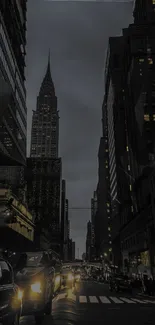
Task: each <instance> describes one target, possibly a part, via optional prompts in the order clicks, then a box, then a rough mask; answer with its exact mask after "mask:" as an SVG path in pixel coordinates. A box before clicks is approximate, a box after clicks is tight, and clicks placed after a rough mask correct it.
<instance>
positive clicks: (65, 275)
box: [61, 268, 74, 288]
mask: <svg viewBox="0 0 155 325" xmlns="http://www.w3.org/2000/svg"><path fill="white" fill-rule="evenodd" d="M73 285H74V273H73V271H72V269H70V268H62V270H61V286H65V287H67V288H73Z"/></svg>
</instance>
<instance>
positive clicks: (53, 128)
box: [31, 51, 59, 158]
mask: <svg viewBox="0 0 155 325" xmlns="http://www.w3.org/2000/svg"><path fill="white" fill-rule="evenodd" d="M58 145H59V113H58V110H57V97H56V95H55V89H54V84H53V80H52V77H51V69H50V51H49V54H48V63H47V68H46V73H45V76H44V78H43V81H42V84H41V87H40V91H39V96H38V97H37V109H36V111H33V117H32V134H31V157H46V158H57V157H58Z"/></svg>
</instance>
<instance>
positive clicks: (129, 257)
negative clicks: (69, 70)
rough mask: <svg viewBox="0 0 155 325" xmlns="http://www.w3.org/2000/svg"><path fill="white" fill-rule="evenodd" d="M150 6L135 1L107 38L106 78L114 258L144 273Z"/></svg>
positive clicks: (149, 246) (150, 236)
mask: <svg viewBox="0 0 155 325" xmlns="http://www.w3.org/2000/svg"><path fill="white" fill-rule="evenodd" d="M154 10H155V3H154V1H145V0H144V1H135V7H134V23H133V24H131V25H129V27H128V28H126V29H124V30H123V33H122V36H120V37H113V38H110V39H109V49H108V56H107V57H108V59H107V65H106V77H105V80H106V84H105V86H106V88H105V99H106V106H105V107H106V111H107V119H108V124H107V127H108V145H109V148H108V150H109V152H108V155H109V166H108V169H109V174H110V178H109V179H110V200H111V214H110V218H111V227H110V230H111V240H112V255H113V262H114V264H115V265H118V266H119V267H122V268H123V269H125V270H126V271H130V272H131V273H132V272H133V273H137V272H141V273H143V272H147V273H148V274H150V272H152V273H153V272H154V273H155V249H154V247H155V240H154V238H155V235H154V234H155V208H154V200H153V195H154V194H153V193H154V182H155V178H154V173H155V169H154V160H155V156H154V155H155V140H154V139H155V134H154V132H155V131H154V130H155V128H154V121H155V118H154V116H155V111H154V109H155V105H154V98H155V93H154V73H155V70H154V69H155V65H154V62H155V46H154V43H155V42H154V37H155V36H154V35H155V23H154V20H153V19H152V17H153V16H154ZM108 94H110V95H108ZM108 102H109V103H108ZM110 144H111V145H110ZM114 149H115V150H114ZM113 157H115V159H112V158H113ZM114 165H115V168H114Z"/></svg>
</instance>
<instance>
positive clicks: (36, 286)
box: [31, 282, 41, 293]
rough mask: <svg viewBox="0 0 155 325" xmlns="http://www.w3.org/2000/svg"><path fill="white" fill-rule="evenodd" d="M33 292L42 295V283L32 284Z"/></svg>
mask: <svg viewBox="0 0 155 325" xmlns="http://www.w3.org/2000/svg"><path fill="white" fill-rule="evenodd" d="M31 290H32V292H34V293H41V283H40V282H36V283H33V284H31Z"/></svg>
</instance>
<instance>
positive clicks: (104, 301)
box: [99, 296, 111, 304]
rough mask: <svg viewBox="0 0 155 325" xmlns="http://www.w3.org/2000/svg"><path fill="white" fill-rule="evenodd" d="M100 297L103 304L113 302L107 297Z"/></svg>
mask: <svg viewBox="0 0 155 325" xmlns="http://www.w3.org/2000/svg"><path fill="white" fill-rule="evenodd" d="M99 298H100V300H101V302H102V303H103V304H111V301H110V300H109V299H108V298H107V297H105V296H99Z"/></svg>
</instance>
